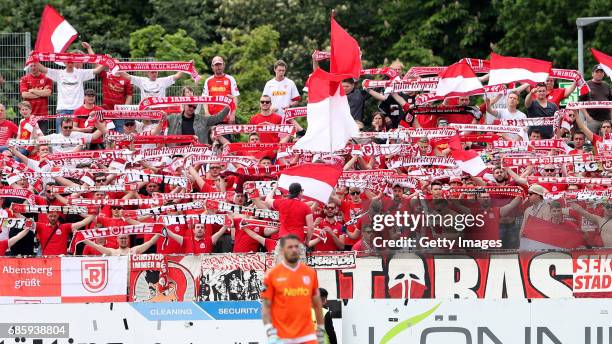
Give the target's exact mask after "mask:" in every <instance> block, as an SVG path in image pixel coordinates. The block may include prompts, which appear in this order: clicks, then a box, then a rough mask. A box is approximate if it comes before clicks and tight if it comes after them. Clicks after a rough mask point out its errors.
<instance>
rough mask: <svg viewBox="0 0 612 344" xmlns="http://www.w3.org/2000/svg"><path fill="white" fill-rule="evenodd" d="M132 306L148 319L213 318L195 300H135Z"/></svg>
mask: <svg viewBox="0 0 612 344" xmlns="http://www.w3.org/2000/svg"><path fill="white" fill-rule="evenodd" d="M131 305H132V307H133V308H134V309H135V310H137V311H138V312H139V313H140V314H142V315H143V316H144V317H145V318H147V320H151V321H156V320H170V321H174V320H213V318H212V317H211V316H210V315H208V314H206V312H204V311H203V310H202V308H201V307H198V306H197V305H196V304H195V303H194V302H134V303H131Z"/></svg>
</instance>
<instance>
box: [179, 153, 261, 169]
mask: <svg viewBox="0 0 612 344" xmlns="http://www.w3.org/2000/svg"><path fill="white" fill-rule="evenodd" d="M197 164H240V165H243V166H245V167H255V166H257V160H255V159H252V158H249V157H246V156H201V155H190V156H188V157H187V158H186V159H185V166H195V165H197Z"/></svg>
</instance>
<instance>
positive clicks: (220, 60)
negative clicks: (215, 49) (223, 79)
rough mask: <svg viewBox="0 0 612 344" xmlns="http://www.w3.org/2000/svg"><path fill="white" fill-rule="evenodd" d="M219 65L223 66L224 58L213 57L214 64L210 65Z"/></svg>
mask: <svg viewBox="0 0 612 344" xmlns="http://www.w3.org/2000/svg"><path fill="white" fill-rule="evenodd" d="M219 63H221V64H223V63H225V62H223V58H222V57H221V56H215V57H213V59H212V62H211V63H210V64H211V65H216V64H219Z"/></svg>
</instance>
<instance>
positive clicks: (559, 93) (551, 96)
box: [531, 88, 565, 107]
mask: <svg viewBox="0 0 612 344" xmlns="http://www.w3.org/2000/svg"><path fill="white" fill-rule="evenodd" d="M531 98H532V99H536V98H537V97H536V95H535V93H534V94H532V95H531ZM546 99H548V101H549V102H551V103H555V104H556V105H557V107H559V106H560V105H559V104H560V103H561V101H562V100H563V99H565V88H553V89H552V90H550V91H549V92H548V95H547V96H546Z"/></svg>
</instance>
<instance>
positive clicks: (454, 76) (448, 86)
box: [436, 60, 484, 98]
mask: <svg viewBox="0 0 612 344" xmlns="http://www.w3.org/2000/svg"><path fill="white" fill-rule="evenodd" d="M483 93H484V88H483V87H482V83H480V80H478V77H477V76H476V73H474V71H473V70H472V68H471V67H470V66H469V65H468V64H467V63H466V62H465V61H463V60H462V61H459V62H457V63H454V64H452V65H450V66H448V68H446V69H445V70H444V72H442V73H440V81H438V86H437V87H436V96H437V97H442V98H443V97H459V96H470V95H474V94H483Z"/></svg>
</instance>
